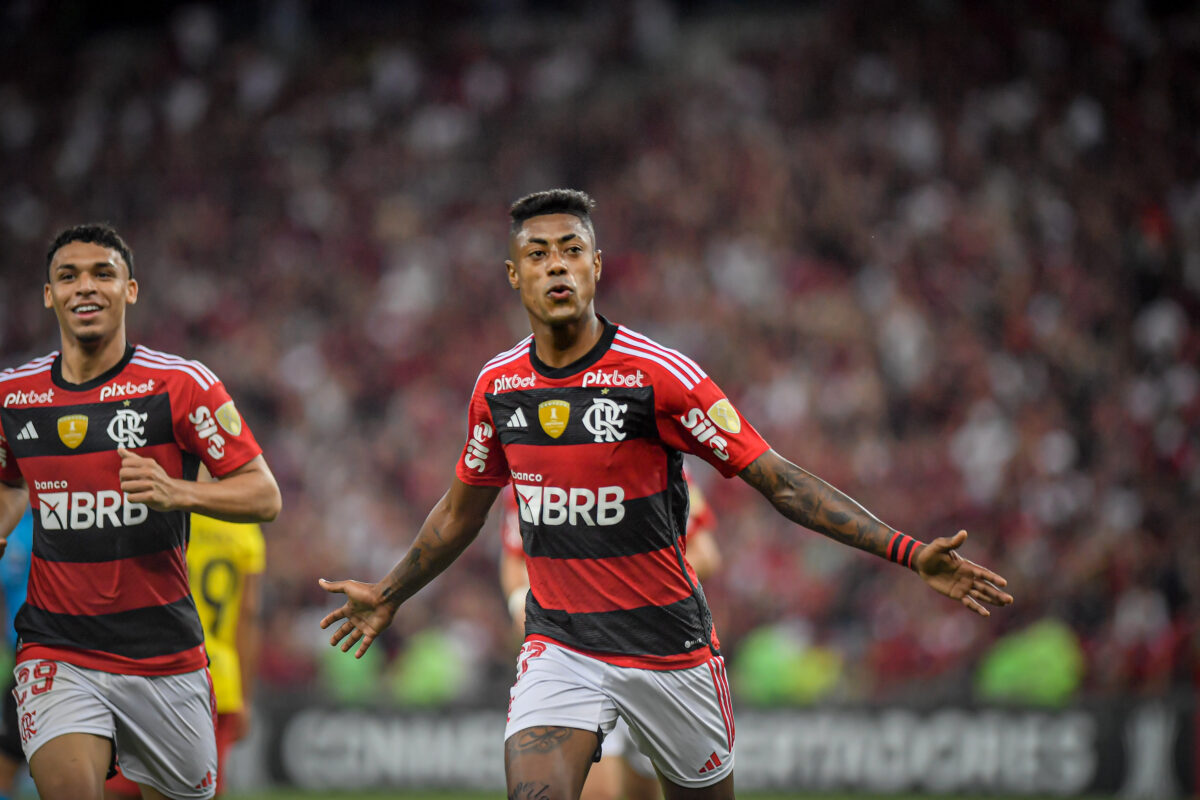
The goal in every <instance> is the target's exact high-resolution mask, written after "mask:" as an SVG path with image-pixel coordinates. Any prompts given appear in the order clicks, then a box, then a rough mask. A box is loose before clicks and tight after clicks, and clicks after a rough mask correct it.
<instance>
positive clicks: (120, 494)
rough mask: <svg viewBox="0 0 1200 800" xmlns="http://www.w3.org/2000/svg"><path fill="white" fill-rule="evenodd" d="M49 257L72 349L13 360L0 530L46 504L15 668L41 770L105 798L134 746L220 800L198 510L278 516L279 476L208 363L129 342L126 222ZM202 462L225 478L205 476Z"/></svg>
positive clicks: (131, 291) (53, 788)
mask: <svg viewBox="0 0 1200 800" xmlns="http://www.w3.org/2000/svg"><path fill="white" fill-rule="evenodd" d="M46 264H47V267H46V269H47V282H46V285H45V288H44V291H43V294H44V302H45V306H46V307H47V308H49V309H52V310H53V311H54V313H55V315H56V316H57V318H58V323H59V330H60V334H61V341H62V350H61V352H55V353H51V354H49V355H47V356H44V357H42V358H38V359H35V360H33V361H30V362H29V363H27V364H25V365H23V366H20V367H17V368H15V369H9V370H6V371H4V372H3V373H0V398H2V399H3V405H2V406H0V525H3V527H0V536H2V535H6V534H7V533H8V531H9V529H10V528H11V525H12V522H11V521H10V520H13V519H14V518H15V516H16V515H19V512H20V509H21V507H22V506H23V505H24V504H25V503H27V502H29V501H30V500H31V501H32V505H33V508H34V512H35V513H34V537H33V561H32V567H31V570H30V576H29V592H28V596H27V598H26V601H25V605H24V606H23V607H22V608H21V611H20V613H19V614H18V615H17V621H16V627H17V633H18V634H19V635H20V646H19V648H18V651H17V656H16V661H17V664H16V668H15V673H16V677H17V688H16V696H17V704H18V712H19V714H20V726H21V741H22V745H23V747H24V750H25V755H26V757H27V758H28V759H29V769H30V773H31V774H32V775H33V780H34V782H35V784H36V785H37V790H38V794H39V795H40V796H41V797H42V798H43V800H100V798H101V797H102V793H103V785H104V779H105V776H106V774H108V773H109V772H110V770H111V769H112V767H113V763H114V759H119V760H120V763H121V767H122V769H123V770H124V771H125V773H126V774H127V775H128V776H129V777H130V778H131V779H132V780H134V781H135V782H136V783H138V784H139V785H140V786H141V791H142V795H143V797H146V798H162V797H169V798H209V797H212V795H213V791H214V789H215V785H216V779H217V774H216V773H217V747H216V739H215V735H214V731H213V716H214V710H213V702H212V687H211V682H210V679H209V674H208V670H207V668H206V662H207V658H206V656H205V651H204V637H203V631H202V629H201V626H200V619H199V617H198V616H197V613H196V606H195V604H194V602H193V601H192V597H191V594H190V592H189V588H188V579H187V564H186V563H185V560H184V553H185V550H186V548H187V541H188V515H189V514H190V513H192V512H198V513H203V514H206V515H208V516H213V517H217V518H220V519H225V520H228V521H232V522H265V521H268V520H271V519H274V518H275V516H276V515H277V514H278V513H279V510H280V496H279V488H278V486H277V485H276V483H275V479H274V477H273V476H272V475H271V472H270V470H269V468H268V467H267V464H266V462H265V460H264V459H263V457H262V451H261V450H260V448H259V446H258V444H257V443H256V442H255V440H254V437H253V435H252V434H251V433H250V430H249V428H248V426H246V424H245V423H244V422H243V420H242V418H241V416H240V415H239V414H238V412H237V409H236V408H235V406H234V404H233V401H232V400H230V398H229V395H228V393H227V392H226V391H225V387H224V386H223V385H222V384H221V382H220V381H219V380H218V379H217V378H216V376H214V375H213V374H212V373H211V372H210V371H209V370H208V368H207V367H205V366H204V365H203V364H200V363H199V362H197V361H187V360H185V359H182V358H180V357H178V356H173V355H168V354H166V353H160V352H157V351H154V350H150V349H148V348H146V347H144V346H142V345H138V346H136V347H134V346H131V345H129V344H128V342H127V340H126V334H125V311H126V307H127V306H129V305H131V304H133V303H135V302H136V301H137V297H138V284H137V281H136V280H135V279H134V277H133V255H132V253H131V252H130V250H129V247H128V246H127V245H126V244H125V242H124V241H123V240H122V239H121V237H120V236H118V235H117V233H116V232H115V231H114V230H113V229H112V228H110V227H108V226H104V225H82V226H78V227H75V228H70V229H68V230H65V231H63V232H62V233H61V234H59V235H58V236H57V237H56V238H55V239H54V241H53V242H52V243H51V245H50V248H49V251H48V253H47V255H46ZM201 464H203V465H204V466H205V467H206V468H207V469H208V471H209V472H210V473H211V474H212V475H214V476H216V477H217V478H218V480H216V481H214V482H210V483H197V482H196V481H195V478H196V476H197V474H198V470H199V468H200V465H201Z"/></svg>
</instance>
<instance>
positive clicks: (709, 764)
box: [700, 752, 721, 775]
mask: <svg viewBox="0 0 1200 800" xmlns="http://www.w3.org/2000/svg"><path fill="white" fill-rule="evenodd" d="M719 766H721V759H720V758H718V757H717V754H716V753H715V752H714V753H713V754H712V755H711V756H709V757H708V761H705V762H704V766H703V767H701V768H700V774H701V775H704V774H706V773H709V772H712V771H713V770H714V769H716V768H717V767H719Z"/></svg>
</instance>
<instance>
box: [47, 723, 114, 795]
mask: <svg viewBox="0 0 1200 800" xmlns="http://www.w3.org/2000/svg"><path fill="white" fill-rule="evenodd" d="M111 763H112V742H110V741H109V740H108V739H105V738H104V737H102V736H96V735H95V734H91V733H65V734H63V735H62V736H56V737H54V738H53V739H51V740H50V741H48V742H46V743H45V744H44V745H42V746H41V747H39V748H38V749H37V752H36V753H34V754H33V758H31V759H29V774H30V775H32V776H33V782H34V783H35V784H36V785H37V790H38V795H39V796H40V797H41V798H42V800H101V798H103V796H104V776H105V775H107V774H108V765H109V764H111Z"/></svg>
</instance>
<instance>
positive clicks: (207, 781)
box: [194, 770, 217, 789]
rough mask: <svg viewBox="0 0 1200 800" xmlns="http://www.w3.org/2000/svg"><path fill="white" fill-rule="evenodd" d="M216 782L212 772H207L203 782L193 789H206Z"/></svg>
mask: <svg viewBox="0 0 1200 800" xmlns="http://www.w3.org/2000/svg"><path fill="white" fill-rule="evenodd" d="M216 782H217V779H216V778H214V777H213V774H212V771H211V770H209V771H208V772H205V773H204V780H202V781H200V782H199V783H197V784H196V786H195V787H194V788H196V789H207V788H208V787H210V786H212V785H213V784H214V783H216Z"/></svg>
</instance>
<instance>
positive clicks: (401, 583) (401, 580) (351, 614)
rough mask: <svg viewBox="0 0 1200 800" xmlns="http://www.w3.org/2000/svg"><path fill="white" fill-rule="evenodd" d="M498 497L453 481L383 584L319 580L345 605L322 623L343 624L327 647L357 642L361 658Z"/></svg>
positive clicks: (475, 530) (469, 537)
mask: <svg viewBox="0 0 1200 800" xmlns="http://www.w3.org/2000/svg"><path fill="white" fill-rule="evenodd" d="M499 493H500V490H499V488H497V487H494V486H470V485H468V484H465V483H463V482H462V481H460V480H459V479H458V478H455V479H454V482H453V483H452V484H451V486H450V490H449V491H447V492H446V494H445V495H443V496H442V499H441V500H439V501H438V502H437V505H435V506H434V507H433V510H432V511H430V512H429V516H428V517H426V518H425V523H424V524H423V525H422V526H421V530H420V531H419V532H418V533H417V538H416V539H415V540H414V541H413V543H412V547H410V548H409V551H408V554H407V555H405V556H404V558H402V559H401V560H400V562H399V563H398V564H396V566H394V567H392V571H391V572H389V573H388V574H387V576H386V577H384V579H383V580H381V581H379V583H376V584H368V583H360V582H359V581H327V580H325V579H324V578H322V579H321V581H320V584H321V588H323V589H324V590H325V591H327V592H332V593H337V594H344V595H346V603H345V604H344V605H343V606H342V607H341V608H339V609H338V610H336V611H334V612H332V613H330V614H329V615H328V616H327V617H325V619H323V620H321V627H322V628H328V627H329V626H330V625H332V624H333V623H335V622H337V621H338V620H339V619H341V620H345V622H343V623H342V624H341V625H340V626H339V627H338V628H337V630H335V631H334V632H333V635H332V636H331V637H330V639H329V644H330V645H337V644H338V642H342V652H343V653H345V652H349V650H350V648H351V647H353V646H354V645H355V643H357V642H358V641H359V640H360V639H361V640H362V643H361V644H359V646H358V650H357V651H356V652H355V653H354V657H355V658H362V656H363V654H364V653H366V652H367V648H369V647H370V646H371V642H373V641H375V637H376V636H378V635H379V634H380V633H382V632H383V629H384V628H386V627H387V626H388V625H390V624H391V622H392V617H394V616H395V615H396V609H398V608H399V607H400V604H401V603H403V602H404V601H405V600H407V599H408V598H410V597H412V596H413V595H414V594H416V593H417V591H419V590H420V589H421V587H423V586H424V585H425V584H427V583H429V582H430V581H431V580H433V579H434V578H435V577H437V576H438V575H440V574H441V573H442V571H443V570H445V569H446V567H448V566H450V564H451V563H452V562H453V561H454V559H456V558H458V557H459V556H460V555H461V554H462V552H463V550H465V549H467V545H469V544H470V543H471V542H473V541H474V540H475V537H476V536H477V535H478V534H479V529H480V528H482V527H483V523H484V522H485V521H486V520H487V513H488V509H489V508H491V507H492V502H493V501H494V500H495V499H496V495H497V494H499ZM343 639H345V641H344V642H343V641H342V640H343Z"/></svg>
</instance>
